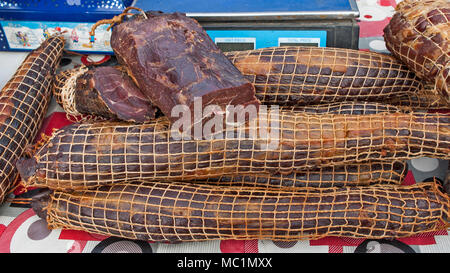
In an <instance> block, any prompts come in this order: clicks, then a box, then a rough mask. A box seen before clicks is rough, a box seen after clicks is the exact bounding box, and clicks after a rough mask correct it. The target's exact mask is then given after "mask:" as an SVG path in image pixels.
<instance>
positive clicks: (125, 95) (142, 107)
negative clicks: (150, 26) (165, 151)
mask: <svg viewBox="0 0 450 273" xmlns="http://www.w3.org/2000/svg"><path fill="white" fill-rule="evenodd" d="M53 94H54V95H55V98H56V101H57V102H58V103H59V104H60V105H61V106H62V107H63V109H64V110H65V111H66V113H67V114H68V115H71V116H73V117H75V116H80V115H93V116H98V117H102V118H105V119H111V120H124V121H130V122H137V123H143V122H148V121H150V120H151V119H154V118H155V113H156V108H155V107H153V105H152V103H151V102H150V100H149V99H148V98H147V97H145V96H144V95H143V94H142V92H141V91H140V90H139V88H138V87H137V86H136V85H135V84H134V83H133V81H132V80H131V78H129V77H128V75H127V74H126V73H124V72H122V71H121V70H119V69H116V68H114V67H111V66H100V67H91V68H88V67H85V66H81V67H79V68H74V69H71V70H65V71H62V72H60V73H59V74H58V75H56V77H55V81H54V84H53Z"/></svg>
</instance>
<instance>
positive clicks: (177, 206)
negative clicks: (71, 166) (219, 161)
mask: <svg viewBox="0 0 450 273" xmlns="http://www.w3.org/2000/svg"><path fill="white" fill-rule="evenodd" d="M449 205H450V201H449V197H448V196H447V195H446V194H443V193H441V191H440V190H439V189H438V187H437V186H436V184H434V183H433V182H431V183H430V182H427V183H418V184H415V185H412V186H393V185H383V186H366V187H364V186H362V187H344V188H327V189H312V188H305V189H303V190H298V191H281V190H266V189H258V188H245V187H219V186H208V185H198V184H192V183H181V182H171V183H161V182H132V183H129V184H118V185H114V186H103V187H100V188H97V189H93V190H86V191H76V192H72V193H68V192H58V191H57V192H53V193H52V194H51V195H50V196H49V197H48V198H41V199H39V201H38V202H37V203H36V201H34V204H33V207H34V208H37V207H41V208H44V211H45V212H46V214H47V216H46V219H47V222H48V226H49V228H51V229H56V228H63V229H75V230H84V231H87V232H92V233H95V234H103V235H106V236H118V237H122V238H129V239H138V240H151V241H155V242H167V241H169V242H176V241H205V240H218V239H222V240H225V239H240V240H250V239H269V240H283V241H291V240H302V239H318V238H322V237H324V236H346V237H354V238H399V237H405V236H412V235H415V234H418V233H421V232H428V231H435V230H440V229H444V228H446V226H448V223H447V220H446V218H447V217H448V215H449Z"/></svg>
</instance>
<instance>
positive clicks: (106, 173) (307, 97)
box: [17, 1, 450, 242]
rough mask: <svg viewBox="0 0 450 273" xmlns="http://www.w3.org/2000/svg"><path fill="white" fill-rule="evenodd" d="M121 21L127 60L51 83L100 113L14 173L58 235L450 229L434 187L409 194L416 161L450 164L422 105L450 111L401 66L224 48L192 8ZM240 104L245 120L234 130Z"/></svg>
mask: <svg viewBox="0 0 450 273" xmlns="http://www.w3.org/2000/svg"><path fill="white" fill-rule="evenodd" d="M416 4H417V5H419V4H420V3H416ZM423 4H427V2H426V1H425V2H423ZM125 12H127V11H125ZM124 18H125V17H124V16H119V17H117V18H115V19H114V20H112V21H111V22H113V23H115V25H114V28H113V29H112V36H111V46H112V48H113V50H114V53H115V56H116V57H117V59H118V61H119V63H120V65H119V66H116V67H81V68H77V69H74V70H70V71H64V72H62V73H61V74H59V75H57V76H56V77H55V80H54V89H53V91H54V95H55V96H56V98H57V101H58V102H59V103H60V104H61V105H62V106H63V107H64V109H65V110H66V111H67V114H68V115H71V116H79V115H85V116H86V117H96V118H94V119H89V118H85V119H83V121H81V122H76V123H74V124H72V125H69V126H66V127H64V128H62V129H60V130H58V131H56V132H55V133H54V134H53V135H52V136H51V137H49V138H48V139H46V140H45V141H43V142H42V143H40V145H39V147H38V149H37V150H36V151H35V153H34V154H32V155H30V156H23V157H22V158H21V159H20V160H19V161H18V163H17V168H18V170H19V172H20V175H21V178H22V181H23V183H24V185H25V186H33V187H40V188H44V189H46V190H45V191H43V192H42V193H41V194H39V195H38V196H36V197H35V198H34V200H33V202H32V205H33V208H34V209H35V211H36V213H37V214H38V215H40V216H41V217H43V218H44V219H46V220H47V222H48V226H49V228H70V229H81V230H85V231H88V232H93V233H99V234H104V235H108V236H119V237H123V238H129V239H140V240H152V241H158V242H166V241H168V242H174V241H201V240H212V239H273V240H285V241H286V240H300V239H311V238H320V237H323V236H350V237H357V238H396V237H404V236H410V235H413V234H417V233H420V232H425V231H433V230H438V229H443V228H446V227H447V223H448V222H447V217H448V216H449V212H450V198H449V196H448V195H447V194H446V193H445V191H444V190H443V188H442V187H441V185H440V184H439V183H437V182H436V181H435V182H423V183H418V184H415V185H411V186H403V185H401V184H402V182H403V179H404V177H405V174H406V171H407V164H406V160H409V159H413V158H418V157H422V156H428V157H434V158H440V159H450V116H449V115H446V114H440V113H436V112H434V113H428V112H427V111H426V110H427V109H443V108H447V107H448V101H447V100H446V99H445V98H444V99H443V98H441V97H439V95H438V94H436V93H435V92H434V91H433V90H434V89H432V88H430V87H429V86H428V87H427V88H426V87H425V86H426V85H427V84H426V82H425V81H423V79H421V77H420V74H419V73H417V72H416V73H414V72H415V71H414V70H411V69H410V68H409V67H408V65H407V63H403V62H402V60H401V59H397V58H395V57H391V56H387V55H383V54H379V53H374V52H362V51H357V50H349V49H338V48H313V47H274V48H263V49H257V50H250V51H242V52H227V53H223V52H221V51H220V49H219V48H218V47H217V46H216V45H215V44H214V42H213V41H212V40H211V39H210V38H209V36H208V35H207V34H206V32H205V31H204V30H203V28H202V27H201V26H200V25H199V24H198V23H197V22H196V21H195V20H193V19H191V18H188V17H186V16H185V15H183V14H179V13H174V14H164V13H159V12H145V13H144V12H142V13H140V14H136V15H134V16H132V17H130V18H128V19H126V20H125V19H124ZM120 19H123V20H120ZM448 27H449V26H448V25H447V28H448ZM445 38H446V39H448V38H447V37H445ZM441 86H442V84H441ZM199 107H200V108H199ZM230 107H234V108H233V109H235V110H236V109H237V110H236V111H235V112H234V113H233V115H231V116H232V117H235V116H237V117H244V118H243V119H241V120H237V121H236V120H233V122H230V121H229V120H228V117H229V116H227V115H228V114H229V113H230ZM199 109H200V114H203V115H200V117H199V116H198V110H199ZM252 111H256V112H255V113H256V114H257V115H256V116H253V115H252V113H253V112H252ZM205 112H206V113H208V114H207V115H205V114H204V113H205ZM182 116H183V118H182ZM180 124H181V125H182V126H179V125H180ZM197 128H201V130H200V132H201V133H203V134H201V135H200V136H198V135H196V132H198V131H197V130H196V129H197ZM205 128H209V129H210V130H209V132H210V134H206V133H205V132H206V131H208V130H205ZM255 132H256V133H255Z"/></svg>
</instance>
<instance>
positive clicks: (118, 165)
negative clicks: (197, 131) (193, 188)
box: [17, 111, 450, 189]
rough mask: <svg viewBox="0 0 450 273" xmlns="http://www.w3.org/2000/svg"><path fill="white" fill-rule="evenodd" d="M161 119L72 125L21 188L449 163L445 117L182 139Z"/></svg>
mask: <svg viewBox="0 0 450 273" xmlns="http://www.w3.org/2000/svg"><path fill="white" fill-rule="evenodd" d="M177 132H178V131H177V130H175V129H174V128H172V126H171V124H170V123H169V122H168V120H167V119H166V118H160V119H157V120H154V121H152V122H150V123H148V124H141V125H136V124H129V123H119V122H91V123H75V124H72V125H69V126H66V127H64V128H62V129H61V130H59V131H57V132H55V133H54V134H53V136H52V137H51V138H50V139H49V140H48V141H47V142H46V143H44V144H43V146H42V147H41V148H40V149H39V150H38V151H37V152H36V153H35V155H34V156H32V157H31V158H26V157H24V158H23V159H21V161H20V162H18V164H17V167H18V169H19V171H20V174H21V177H22V179H23V180H24V184H25V185H28V186H40V187H49V188H52V189H83V188H92V187H97V186H99V185H105V184H111V183H118V182H126V181H131V180H132V179H146V180H149V179H153V180H158V181H173V180H192V179H206V178H210V177H217V176H220V175H242V174H251V173H253V174H254V173H269V174H273V173H285V174H289V173H291V172H298V171H303V170H309V169H312V168H318V167H324V166H334V165H343V164H348V163H354V162H363V161H367V160H396V159H397V160H403V159H412V158H417V157H422V156H429V157H434V158H440V159H450V115H445V114H439V113H415V112H411V113H379V114H372V115H336V114H307V113H293V112H283V111H279V112H278V113H277V112H276V111H275V112H272V111H269V112H268V115H267V119H265V118H258V119H257V120H256V121H255V122H254V123H248V124H244V125H242V126H232V127H231V128H228V127H227V128H224V129H223V131H222V132H221V134H214V135H209V136H208V135H205V136H204V138H202V139H195V138H189V137H188V138H185V137H183V135H180V134H178V133H177Z"/></svg>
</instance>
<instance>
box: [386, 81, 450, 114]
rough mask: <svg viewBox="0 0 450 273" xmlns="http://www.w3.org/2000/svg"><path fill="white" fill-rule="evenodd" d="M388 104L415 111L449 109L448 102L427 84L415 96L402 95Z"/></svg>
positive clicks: (449, 104)
mask: <svg viewBox="0 0 450 273" xmlns="http://www.w3.org/2000/svg"><path fill="white" fill-rule="evenodd" d="M389 103H390V104H392V105H396V106H399V107H403V106H404V107H411V108H414V109H417V110H418V109H423V110H445V109H450V102H449V101H446V100H445V99H443V98H442V96H440V95H438V94H436V91H435V87H434V85H433V86H432V85H429V84H426V85H425V86H424V87H423V88H422V89H421V90H419V92H417V94H408V95H402V96H400V97H397V98H393V99H392V100H391V101H390V102H389Z"/></svg>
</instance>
